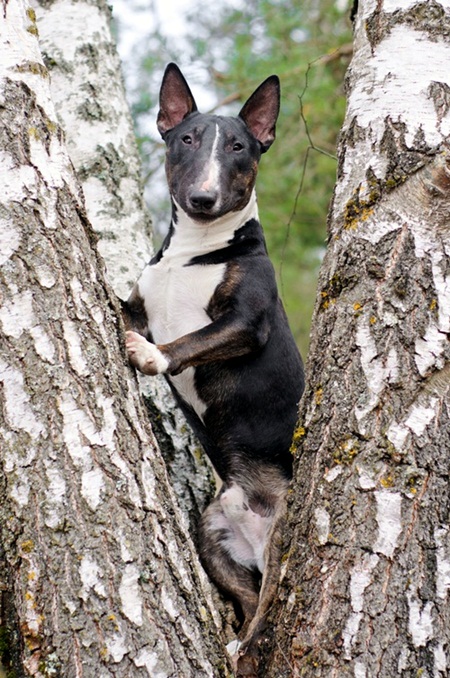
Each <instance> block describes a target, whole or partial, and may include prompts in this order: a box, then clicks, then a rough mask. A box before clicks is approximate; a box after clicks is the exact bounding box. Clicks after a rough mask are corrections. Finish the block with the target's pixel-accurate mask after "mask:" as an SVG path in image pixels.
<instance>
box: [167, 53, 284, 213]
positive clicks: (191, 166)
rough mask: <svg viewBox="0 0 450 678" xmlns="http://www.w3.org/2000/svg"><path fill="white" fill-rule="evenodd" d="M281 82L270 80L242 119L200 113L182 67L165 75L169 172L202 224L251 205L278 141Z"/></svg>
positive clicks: (181, 200)
mask: <svg viewBox="0 0 450 678" xmlns="http://www.w3.org/2000/svg"><path fill="white" fill-rule="evenodd" d="M279 108H280V82H279V79H278V77H277V76H276V75H272V76H270V77H269V78H267V80H265V81H264V82H263V83H262V84H261V85H260V86H259V87H258V88H257V89H256V90H255V92H253V94H252V95H251V96H250V98H249V99H248V100H247V102H246V103H245V104H244V106H243V108H242V109H241V111H240V113H239V115H238V117H236V118H233V117H228V116H219V115H207V114H202V113H199V112H198V110H197V106H196V103H195V100H194V97H193V96H192V93H191V90H190V89H189V86H188V84H187V82H186V80H185V78H184V76H183V74H182V73H181V71H180V69H179V68H178V66H176V64H169V65H168V66H167V68H166V71H165V73H164V77H163V81H162V85H161V92H160V110H159V113H158V120H157V125H158V130H159V132H160V133H161V136H162V137H163V139H164V141H165V142H166V144H167V159H166V171H167V180H168V183H169V189H170V192H171V195H172V197H173V198H174V200H175V201H176V203H177V204H178V205H179V206H180V207H181V208H182V209H183V210H184V211H185V212H186V213H187V214H188V215H189V216H190V217H191V218H192V219H194V220H196V221H201V222H205V221H212V220H214V219H218V218H220V217H221V216H223V215H224V214H227V213H229V212H237V211H239V210H241V209H243V208H244V207H245V205H246V204H247V203H248V201H249V200H250V196H251V194H252V192H253V188H254V185H255V180H256V174H257V170H258V162H259V159H260V157H261V153H265V151H267V150H268V149H269V148H270V146H271V145H272V143H273V141H274V139H275V124H276V120H277V117H278V112H279Z"/></svg>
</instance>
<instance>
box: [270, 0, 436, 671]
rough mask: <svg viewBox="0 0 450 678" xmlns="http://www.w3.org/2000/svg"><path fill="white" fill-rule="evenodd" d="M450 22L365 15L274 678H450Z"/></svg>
mask: <svg viewBox="0 0 450 678" xmlns="http://www.w3.org/2000/svg"><path fill="white" fill-rule="evenodd" d="M449 26H450V8H449V6H448V3H446V4H444V3H439V2H426V3H420V2H419V3H416V4H412V3H402V2H399V1H398V2H395V1H393V2H381V3H376V4H375V3H372V2H369V1H367V0H365V1H360V2H359V3H358V7H357V14H356V22H355V38H354V46H355V53H354V57H353V60H352V63H351V66H350V69H349V72H348V76H347V91H348V104H347V113H346V118H345V122H344V126H343V130H342V134H341V139H340V144H339V170H338V183H337V185H336V190H335V194H334V199H333V204H332V208H331V212H330V219H329V242H328V250H327V254H326V257H325V261H324V264H323V266H322V269H321V273H320V279H319V290H318V294H317V300H316V307H315V313H314V318H313V332H312V337H313V339H312V345H311V352H310V362H309V369H308V378H307V389H306V393H305V396H304V399H303V401H302V406H301V418H300V422H301V426H300V427H299V428H298V429H297V431H296V440H297V444H298V447H297V453H296V459H297V462H296V465H297V472H296V476H295V483H294V487H293V492H292V495H291V502H290V513H289V530H288V531H287V534H289V539H287V540H286V555H285V560H284V564H283V572H284V579H283V583H282V588H281V599H280V601H279V603H278V606H277V610H276V614H275V617H274V618H275V620H276V628H275V632H274V633H273V635H272V638H274V639H275V643H274V644H272V655H271V657H270V660H269V666H270V668H269V667H268V668H267V669H266V670H265V672H264V675H266V676H273V677H275V676H276V678H282V677H283V676H286V677H287V676H296V675H302V676H327V677H328V676H339V677H340V678H341V677H345V676H356V677H357V678H362V677H366V678H375V677H378V676H380V677H383V678H384V677H386V676H405V677H406V676H411V677H412V676H419V675H420V676H429V677H431V676H433V677H439V676H447V675H448V674H449V670H450V657H449V648H450V643H449V640H450V639H449V632H450V631H449V630H450V624H449V622H450V619H449V615H450V606H449V598H448V595H449V588H450V524H449V510H450V491H449V490H450V488H449V473H448V470H449V461H448V460H449V452H450V435H449V431H450V428H449V426H450V422H449V404H450V396H449V390H450V379H449V375H450V369H449V360H450V347H449V342H448V336H449V331H450V293H449V291H450V280H449V264H450V259H449V257H450V233H449V228H448V225H449V223H450V222H449V217H450V207H449V206H450V201H449V198H450V155H449V147H448V139H449V132H450V116H449V110H450V71H449V69H448V64H449V62H450V44H449V41H448V35H449V33H448V29H449ZM268 642H269V643H270V641H268Z"/></svg>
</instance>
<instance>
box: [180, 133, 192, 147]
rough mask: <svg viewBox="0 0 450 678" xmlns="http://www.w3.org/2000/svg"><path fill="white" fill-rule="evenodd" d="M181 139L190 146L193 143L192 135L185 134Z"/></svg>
mask: <svg viewBox="0 0 450 678" xmlns="http://www.w3.org/2000/svg"><path fill="white" fill-rule="evenodd" d="M181 141H182V142H183V144H186V146H189V145H190V144H192V137H191V136H190V135H189V134H185V135H184V137H181Z"/></svg>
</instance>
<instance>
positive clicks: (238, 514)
mask: <svg viewBox="0 0 450 678" xmlns="http://www.w3.org/2000/svg"><path fill="white" fill-rule="evenodd" d="M220 506H221V508H222V511H223V512H224V514H225V515H226V517H227V518H228V519H229V520H231V521H232V522H234V521H237V522H239V521H240V520H242V518H243V517H244V516H245V515H246V514H247V513H248V511H249V507H248V504H247V498H246V496H245V492H244V490H243V489H242V487H240V486H239V485H236V484H234V483H233V485H231V487H229V488H228V489H227V490H225V492H223V494H222V495H221V496H220Z"/></svg>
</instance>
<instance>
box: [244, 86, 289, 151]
mask: <svg viewBox="0 0 450 678" xmlns="http://www.w3.org/2000/svg"><path fill="white" fill-rule="evenodd" d="M279 112H280V80H279V78H278V76H276V75H271V76H270V77H269V78H267V80H264V82H263V83H262V84H261V85H260V86H259V87H258V89H256V90H255V91H254V92H253V94H252V95H251V97H250V98H249V99H248V100H247V101H246V103H245V104H244V106H243V107H242V109H241V112H240V113H239V117H240V118H242V120H243V121H244V122H245V124H246V125H247V127H248V128H249V130H250V132H251V133H252V134H253V136H254V137H256V139H258V141H259V143H260V144H261V152H262V153H265V152H266V151H267V150H268V149H269V148H270V146H271V145H272V143H273V142H274V140H275V123H276V121H277V118H278V113H279Z"/></svg>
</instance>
